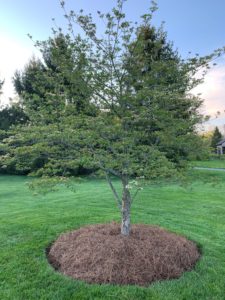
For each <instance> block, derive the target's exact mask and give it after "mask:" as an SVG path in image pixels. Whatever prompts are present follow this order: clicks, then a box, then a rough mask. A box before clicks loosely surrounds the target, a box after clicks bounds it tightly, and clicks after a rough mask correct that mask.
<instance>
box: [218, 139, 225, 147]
mask: <svg viewBox="0 0 225 300" xmlns="http://www.w3.org/2000/svg"><path fill="white" fill-rule="evenodd" d="M223 143H225V139H222V140H221V141H219V143H218V144H217V146H220V145H222V144H223Z"/></svg>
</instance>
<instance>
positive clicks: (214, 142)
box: [211, 126, 222, 151]
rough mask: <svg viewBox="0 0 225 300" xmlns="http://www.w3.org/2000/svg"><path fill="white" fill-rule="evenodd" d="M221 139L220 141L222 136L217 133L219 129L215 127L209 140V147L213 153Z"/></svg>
mask: <svg viewBox="0 0 225 300" xmlns="http://www.w3.org/2000/svg"><path fill="white" fill-rule="evenodd" d="M221 139H222V134H221V132H220V131H219V128H218V127H217V126H216V128H215V130H214V132H213V135H212V138H211V147H212V148H213V151H216V146H217V144H218V143H219V141H220V140H221Z"/></svg>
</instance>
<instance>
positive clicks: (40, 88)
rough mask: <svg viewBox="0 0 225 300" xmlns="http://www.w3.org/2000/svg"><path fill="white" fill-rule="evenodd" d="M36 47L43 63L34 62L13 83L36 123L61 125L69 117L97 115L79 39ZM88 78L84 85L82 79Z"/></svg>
mask: <svg viewBox="0 0 225 300" xmlns="http://www.w3.org/2000/svg"><path fill="white" fill-rule="evenodd" d="M36 46H37V47H38V48H39V49H40V51H41V53H42V60H40V59H35V58H32V59H31V60H30V61H29V63H28V64H27V66H26V67H25V68H24V70H23V71H22V72H19V71H16V73H15V75H14V78H13V82H14V87H15V90H16V92H17V93H18V95H19V96H20V99H21V103H22V105H23V107H24V109H25V111H26V113H27V114H28V115H29V117H30V119H31V121H32V122H34V123H36V124H50V123H56V122H60V119H61V118H63V117H64V116H67V115H73V114H79V113H85V114H91V115H92V114H95V113H97V110H96V107H94V106H93V105H92V104H91V102H90V100H91V90H90V89H89V86H88V84H87V82H88V76H87V74H86V73H85V72H86V70H85V68H86V64H87V62H86V58H85V44H84V41H83V40H82V39H81V38H80V37H79V36H77V37H76V39H75V40H74V41H73V42H72V41H71V39H70V37H69V36H68V35H63V34H62V33H58V34H55V36H54V37H53V38H49V39H48V40H47V41H38V42H36ZM81 76H82V77H83V78H86V82H85V83H83V84H82V82H81V80H80V77H81Z"/></svg>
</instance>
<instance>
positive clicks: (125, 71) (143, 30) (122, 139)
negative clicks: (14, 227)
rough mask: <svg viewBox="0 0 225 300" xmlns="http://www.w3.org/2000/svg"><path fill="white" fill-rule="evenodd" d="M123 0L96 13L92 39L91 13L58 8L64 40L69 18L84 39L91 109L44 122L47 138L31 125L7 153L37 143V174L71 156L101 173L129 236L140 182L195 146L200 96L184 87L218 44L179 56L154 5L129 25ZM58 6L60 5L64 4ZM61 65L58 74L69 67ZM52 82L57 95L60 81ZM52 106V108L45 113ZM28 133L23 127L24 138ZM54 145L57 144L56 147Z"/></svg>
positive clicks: (84, 80) (52, 171) (83, 77)
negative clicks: (155, 21) (158, 24)
mask: <svg viewBox="0 0 225 300" xmlns="http://www.w3.org/2000/svg"><path fill="white" fill-rule="evenodd" d="M124 2H125V1H124V0H118V1H117V7H116V8H114V9H113V10H112V12H111V13H108V14H102V13H101V12H99V16H100V18H101V19H104V22H105V24H106V30H105V36H104V37H102V38H98V36H97V29H96V25H95V24H94V22H93V20H92V17H91V15H84V14H83V12H82V11H81V12H80V13H78V14H77V13H75V12H74V11H71V12H70V13H69V14H68V13H67V12H66V11H65V16H66V18H67V20H68V22H69V29H70V34H71V39H70V43H72V45H73V44H74V43H73V41H72V36H73V35H74V32H73V22H76V23H78V24H79V25H80V26H81V28H82V29H83V30H84V32H85V34H86V38H85V39H81V37H79V38H80V39H81V42H80V45H82V47H83V48H81V49H82V53H83V57H85V64H84V65H85V72H84V73H83V72H81V73H79V76H78V77H76V78H77V80H78V79H79V80H78V81H76V82H77V85H78V86H81V87H85V86H87V87H88V90H90V91H91V101H90V103H91V104H92V105H94V107H95V108H96V109H97V110H98V114H94V115H91V114H84V113H79V114H73V115H71V114H70V115H65V114H64V115H63V117H61V118H60V122H57V126H55V127H54V126H53V125H55V124H49V126H53V127H52V128H51V129H52V131H51V132H52V136H51V138H50V139H49V138H48V136H49V134H48V133H47V136H46V133H45V132H41V131H40V130H39V131H38V128H36V129H35V128H33V129H34V130H33V134H32V141H31V144H30V147H17V149H15V148H14V150H13V151H12V152H11V153H12V158H13V153H14V154H15V153H16V155H21V154H22V157H23V158H24V157H27V154H29V153H31V152H33V151H35V149H36V151H39V150H40V146H41V147H42V148H43V149H42V151H43V152H44V153H45V155H46V156H45V161H44V163H43V160H42V165H41V167H38V168H37V169H36V170H35V174H39V175H40V173H41V175H44V174H47V175H48V176H55V175H58V173H57V172H56V170H57V166H55V165H53V166H52V165H51V164H52V162H55V163H60V164H61V165H63V163H64V164H66V162H67V161H68V162H70V161H71V160H73V159H74V158H75V162H77V161H82V165H83V166H87V167H89V168H90V167H91V168H92V169H97V170H101V172H102V173H103V174H104V175H105V176H106V179H107V182H108V183H109V186H110V188H111V190H112V192H113V195H114V197H115V199H116V202H117V204H118V207H119V209H120V211H121V219H122V221H121V233H122V235H129V233H130V210H131V205H132V202H133V200H134V199H135V197H136V195H137V193H138V191H139V189H140V182H141V181H143V180H155V179H161V178H162V179H163V178H170V177H172V176H176V175H178V174H179V172H180V171H181V170H182V169H183V168H184V167H185V162H186V161H187V160H188V158H189V156H190V155H191V153H192V152H193V151H196V150H195V148H196V147H194V145H196V141H198V136H197V134H196V124H198V123H199V122H201V119H202V116H201V115H200V113H199V110H198V109H199V107H200V105H201V103H202V101H201V100H200V99H199V98H198V97H196V96H193V95H192V94H191V93H190V91H191V90H192V89H193V87H195V86H196V85H197V84H199V83H200V82H201V81H202V78H200V79H199V78H196V77H194V75H195V74H196V73H197V72H198V71H199V70H201V69H202V68H203V69H204V68H205V67H208V64H209V62H210V60H211V59H212V58H214V57H216V56H217V55H220V53H221V52H222V51H223V49H219V50H217V51H215V52H214V53H213V54H212V55H209V56H206V57H198V56H196V57H193V58H190V59H188V60H186V61H184V60H182V59H181V58H180V57H179V56H178V54H177V52H176V51H174V50H173V48H172V45H171V44H170V43H168V42H167V41H166V34H165V32H164V31H163V29H162V28H160V29H159V30H157V29H156V28H155V27H154V26H153V25H152V15H153V13H154V11H155V9H156V6H155V4H154V3H153V5H152V7H151V12H150V13H149V14H145V15H144V16H142V23H141V24H139V25H138V26H136V25H133V24H131V22H128V21H126V19H125V14H124V13H123V4H124ZM61 5H62V8H63V9H65V3H64V1H61ZM59 31H60V30H59ZM75 40H76V39H75ZM82 64H83V62H82ZM60 65H61V64H59V66H60ZM61 70H62V73H60V74H61V75H63V76H61V77H62V78H65V75H66V74H67V70H68V69H67V68H65V69H61ZM53 78H54V77H53ZM56 82H57V83H58V85H57V92H58V93H59V92H60V91H61V87H62V85H61V84H60V81H56ZM69 86H70V84H69ZM59 95H60V94H59ZM64 99H65V98H64ZM85 105H87V104H85ZM57 109H58V108H56V107H54V106H52V111H51V113H52V114H53V113H54V112H55V110H57ZM49 129H50V127H49ZM31 130H32V128H31V127H29V128H26V129H25V131H26V136H29V131H31ZM20 131H21V130H20ZM49 132H50V131H49ZM23 136H24V134H23V131H21V132H19V133H17V134H16V135H14V136H13V137H10V138H9V140H8V144H10V143H11V144H13V145H15V144H18V138H19V140H21V139H23ZM36 141H38V142H36ZM46 143H47V145H48V147H46ZM38 145H39V146H38ZM59 145H61V146H62V147H63V149H60V150H58V149H59ZM51 147H52V148H51ZM49 148H50V150H48V149H49ZM54 149H56V151H54ZM2 163H4V159H3V160H2ZM40 170H41V172H40ZM115 177H116V178H117V179H118V180H119V181H120V182H121V185H122V193H120V190H119V191H118V190H117V189H116V187H115V185H114V181H113V179H114V178H115Z"/></svg>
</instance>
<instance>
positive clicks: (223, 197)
mask: <svg viewBox="0 0 225 300" xmlns="http://www.w3.org/2000/svg"><path fill="white" fill-rule="evenodd" d="M202 180H203V181H204V182H203V181H202ZM26 181H27V178H26V177H19V176H18V177H17V176H0V299H1V300H7V299H10V300H20V299H21V300H22V299H24V300H32V299H35V300H36V299H38V300H41V299H43V300H44V299H46V300H47V299H49V300H67V299H68V300H73V299H90V300H91V299H94V300H98V299H102V300H108V299H110V300H114V299H115V300H117V299H127V300H134V299H140V300H145V299H146V300H150V299H155V300H159V299H161V300H169V299H170V300H177V299H182V300H192V299H193V300H201V299H202V300H222V299H223V300H224V299H225V173H223V174H221V172H217V173H216V172H208V173H207V172H206V171H194V172H193V173H192V175H191V181H192V184H189V185H186V186H179V185H167V186H164V187H162V186H158V187H157V186H152V187H148V188H145V189H144V190H143V191H142V192H141V194H140V195H139V198H137V200H136V202H135V203H134V205H133V211H132V221H133V223H145V224H158V225H160V226H162V227H165V228H168V229H169V230H171V231H174V232H177V233H179V234H182V235H185V236H187V237H188V238H190V239H192V240H194V241H196V242H197V243H198V244H199V245H200V247H201V249H202V257H201V259H200V261H199V262H198V263H197V265H196V267H195V269H194V270H193V271H192V272H187V273H185V274H184V275H183V276H182V277H181V278H179V279H176V280H171V281H164V282H158V283H155V284H153V285H151V286H149V287H148V288H140V287H135V286H123V287H119V286H112V285H89V284H85V283H83V282H80V281H75V280H73V279H71V278H68V277H65V276H63V275H61V274H59V273H57V272H55V271H54V270H53V269H52V267H51V266H50V265H49V264H48V262H47V260H46V256H45V248H46V247H47V246H48V245H49V243H51V241H53V240H54V239H56V238H57V236H58V235H59V234H60V233H62V232H65V231H68V230H72V229H75V228H79V227H80V226H84V225H87V224H93V223H102V222H110V221H111V220H116V221H119V219H120V216H119V213H118V211H117V207H116V205H115V203H114V200H113V198H112V195H111V192H110V190H109V188H108V186H107V185H106V183H105V182H104V181H101V180H89V181H86V182H82V183H81V184H80V185H79V186H78V188H77V192H76V193H75V194H74V193H72V192H70V191H69V190H60V191H59V192H54V193H51V194H48V195H47V196H40V195H38V196H33V195H32V193H31V192H30V191H29V190H28V189H27V187H26V185H25V182H26Z"/></svg>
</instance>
